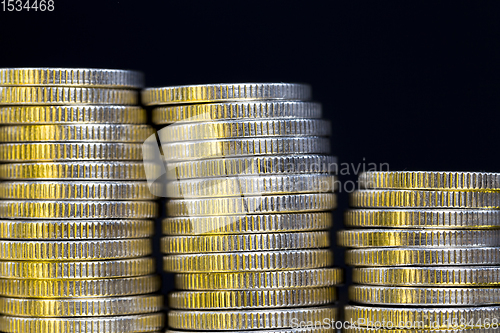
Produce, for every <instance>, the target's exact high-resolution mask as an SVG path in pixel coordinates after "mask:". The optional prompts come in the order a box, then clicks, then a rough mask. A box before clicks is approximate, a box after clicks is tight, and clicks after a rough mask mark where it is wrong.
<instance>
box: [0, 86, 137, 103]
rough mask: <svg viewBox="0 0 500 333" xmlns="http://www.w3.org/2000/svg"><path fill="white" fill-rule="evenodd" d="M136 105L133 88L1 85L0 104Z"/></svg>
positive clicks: (135, 93) (135, 95)
mask: <svg viewBox="0 0 500 333" xmlns="http://www.w3.org/2000/svg"><path fill="white" fill-rule="evenodd" d="M45 104H50V105H64V104H112V105H136V104H138V93H137V92H136V91H134V90H125V89H105V88H80V87H78V88H76V87H42V86H40V87H32V86H26V87H1V86H0V105H45Z"/></svg>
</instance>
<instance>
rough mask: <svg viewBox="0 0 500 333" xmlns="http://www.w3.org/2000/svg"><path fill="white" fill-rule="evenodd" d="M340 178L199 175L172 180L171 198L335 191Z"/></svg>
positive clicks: (324, 176)
mask: <svg viewBox="0 0 500 333" xmlns="http://www.w3.org/2000/svg"><path fill="white" fill-rule="evenodd" d="M337 185H338V180H337V179H336V177H335V176H333V175H328V174H309V175H269V176H236V177H222V178H200V179H185V180H177V181H171V182H169V183H168V184H167V194H168V196H169V197H170V198H186V199H187V198H204V197H210V198H213V197H226V196H230V197H234V196H242V195H267V194H291V193H317V192H320V193H325V192H334V191H335V189H336V187H337Z"/></svg>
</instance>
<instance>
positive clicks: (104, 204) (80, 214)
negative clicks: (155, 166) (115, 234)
mask: <svg viewBox="0 0 500 333" xmlns="http://www.w3.org/2000/svg"><path fill="white" fill-rule="evenodd" d="M156 211H157V205H156V203H155V202H152V201H48V200H39V201H34V200H30V201H21V200H20V201H7V200H3V201H0V218H8V219H67V218H73V219H128V218H133V219H148V218H155V217H156Z"/></svg>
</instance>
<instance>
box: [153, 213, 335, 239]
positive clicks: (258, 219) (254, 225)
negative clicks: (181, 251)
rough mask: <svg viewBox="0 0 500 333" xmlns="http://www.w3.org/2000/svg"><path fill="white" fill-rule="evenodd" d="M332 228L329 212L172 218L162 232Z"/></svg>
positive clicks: (187, 233)
mask: <svg viewBox="0 0 500 333" xmlns="http://www.w3.org/2000/svg"><path fill="white" fill-rule="evenodd" d="M331 227H332V214H330V213H292V214H256V215H232V216H231V215H229V216H199V217H169V218H166V219H164V220H163V233H164V234H166V235H203V234H254V233H267V232H297V231H299V232H306V231H316V230H328V229H330V228H331Z"/></svg>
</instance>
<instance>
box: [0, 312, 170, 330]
mask: <svg viewBox="0 0 500 333" xmlns="http://www.w3.org/2000/svg"><path fill="white" fill-rule="evenodd" d="M162 327H163V313H150V314H141V315H131V316H117V317H88V318H36V317H24V318H23V317H12V316H0V330H2V331H3V332H6V333H17V332H24V333H54V332H57V333H76V332H92V333H123V332H134V333H136V332H137V333H138V332H141V333H142V332H153V331H156V330H159V329H161V328H162Z"/></svg>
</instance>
